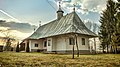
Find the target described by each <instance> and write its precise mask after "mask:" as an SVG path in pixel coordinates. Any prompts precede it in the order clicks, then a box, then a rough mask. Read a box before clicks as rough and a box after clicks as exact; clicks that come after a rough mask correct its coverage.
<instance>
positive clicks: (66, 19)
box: [21, 6, 97, 54]
mask: <svg viewBox="0 0 120 67" xmlns="http://www.w3.org/2000/svg"><path fill="white" fill-rule="evenodd" d="M63 13H64V12H63V11H62V9H61V7H60V6H59V10H58V11H57V19H56V20H53V21H51V22H49V23H47V24H45V25H42V26H40V27H39V28H38V29H37V30H36V31H35V32H34V33H33V34H32V35H31V36H30V37H28V38H26V39H25V40H24V42H23V43H24V44H22V45H21V46H24V47H23V49H24V50H26V46H27V45H29V48H30V52H35V51H44V52H48V53H49V52H56V53H72V49H73V45H75V46H74V47H75V52H76V51H77V47H76V45H77V44H78V49H79V52H80V54H89V53H90V45H89V38H94V37H96V36H97V35H96V34H95V33H93V32H92V31H90V30H89V29H88V28H87V27H86V26H85V25H84V23H83V22H82V20H81V19H80V18H79V16H78V15H77V13H76V12H75V9H74V11H73V12H71V13H69V14H67V15H65V16H63Z"/></svg>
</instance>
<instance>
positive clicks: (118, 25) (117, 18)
mask: <svg viewBox="0 0 120 67" xmlns="http://www.w3.org/2000/svg"><path fill="white" fill-rule="evenodd" d="M115 11H116V13H115V14H114V22H115V23H114V25H113V31H114V32H113V33H112V36H111V43H112V47H113V51H114V53H117V52H118V50H117V47H118V45H120V31H119V30H120V1H119V0H118V2H117V3H116V7H115Z"/></svg>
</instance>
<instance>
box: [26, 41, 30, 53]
mask: <svg viewBox="0 0 120 67" xmlns="http://www.w3.org/2000/svg"><path fill="white" fill-rule="evenodd" d="M26 52H30V48H29V42H27V47H26Z"/></svg>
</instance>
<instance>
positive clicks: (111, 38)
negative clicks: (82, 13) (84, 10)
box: [99, 0, 120, 52]
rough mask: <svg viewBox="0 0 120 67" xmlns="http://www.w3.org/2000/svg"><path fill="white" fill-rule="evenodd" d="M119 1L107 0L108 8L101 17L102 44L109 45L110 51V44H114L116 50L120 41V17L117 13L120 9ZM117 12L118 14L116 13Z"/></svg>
mask: <svg viewBox="0 0 120 67" xmlns="http://www.w3.org/2000/svg"><path fill="white" fill-rule="evenodd" d="M118 8H119V7H118V5H117V3H115V2H114V1H113V0H108V1H107V8H106V10H105V11H103V13H102V16H101V17H100V23H101V27H100V33H99V34H100V37H99V38H100V40H101V43H102V44H101V45H102V46H103V48H104V47H107V52H108V46H112V49H113V50H114V51H115V52H116V51H117V46H118V43H119V42H120V41H119V39H118V38H119V36H118V35H120V34H119V33H118V32H119V31H118V28H119V26H118V25H119V17H117V16H118V13H117V11H116V10H117V9H118ZM116 13H117V16H115V14H116Z"/></svg>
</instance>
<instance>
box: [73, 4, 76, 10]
mask: <svg viewBox="0 0 120 67" xmlns="http://www.w3.org/2000/svg"><path fill="white" fill-rule="evenodd" d="M73 6H74V8H73V11H74V12H75V7H76V5H75V4H73Z"/></svg>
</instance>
